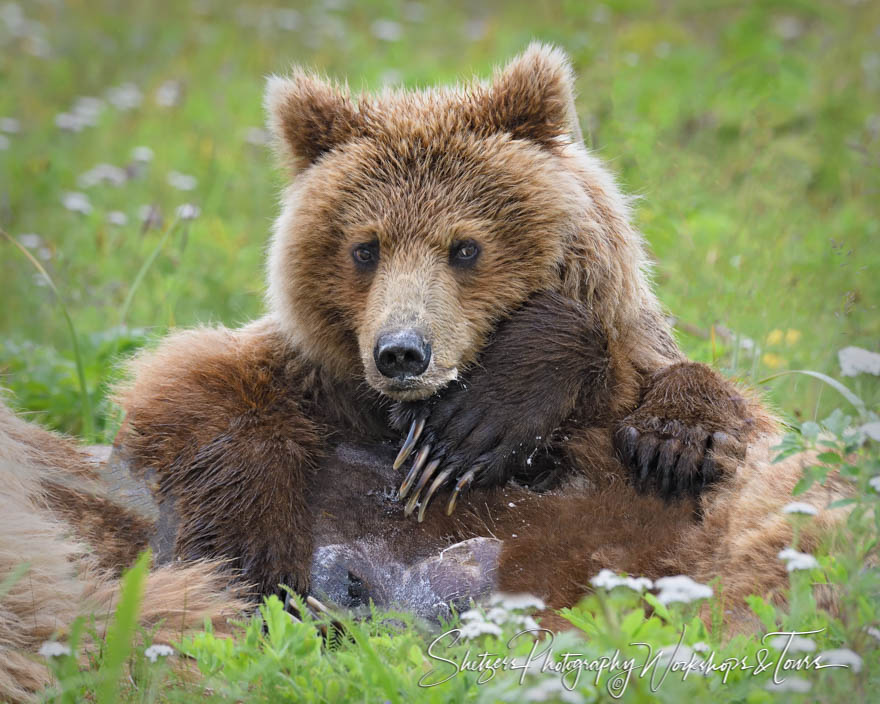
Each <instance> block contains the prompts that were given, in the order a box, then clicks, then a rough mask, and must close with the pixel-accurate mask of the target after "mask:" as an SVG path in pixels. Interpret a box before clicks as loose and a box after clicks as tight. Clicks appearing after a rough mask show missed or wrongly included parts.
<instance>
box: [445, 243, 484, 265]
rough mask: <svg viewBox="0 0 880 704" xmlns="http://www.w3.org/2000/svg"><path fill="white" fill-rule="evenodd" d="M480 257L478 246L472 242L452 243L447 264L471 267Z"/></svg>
mask: <svg viewBox="0 0 880 704" xmlns="http://www.w3.org/2000/svg"><path fill="white" fill-rule="evenodd" d="M479 255H480V245H478V244H477V243H476V242H474V241H473V240H463V241H461V242H453V243H452V247H450V248H449V263H450V264H452V265H454V266H461V267H466V266H473V264H474V262H476V260H477V257H478V256H479Z"/></svg>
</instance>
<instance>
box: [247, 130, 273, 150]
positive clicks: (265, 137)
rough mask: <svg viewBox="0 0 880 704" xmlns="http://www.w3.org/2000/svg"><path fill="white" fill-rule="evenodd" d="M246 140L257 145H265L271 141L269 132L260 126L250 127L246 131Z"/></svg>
mask: <svg viewBox="0 0 880 704" xmlns="http://www.w3.org/2000/svg"><path fill="white" fill-rule="evenodd" d="M244 141H245V142H247V143H248V144H253V145H254V146H256V147H263V146H265V145H267V144H269V143H270V141H271V136H270V135H269V132H268V131H266V130H264V129H262V128H260V127H248V128H247V129H246V130H245V133H244Z"/></svg>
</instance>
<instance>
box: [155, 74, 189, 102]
mask: <svg viewBox="0 0 880 704" xmlns="http://www.w3.org/2000/svg"><path fill="white" fill-rule="evenodd" d="M182 95H183V87H182V86H181V84H180V81H174V80H168V81H164V82H163V83H162V85H160V86H159V87H158V88H157V89H156V104H157V105H159V106H161V107H163V108H173V107H174V106H175V105H177V104H178V103H179V102H180V98H181V96H182Z"/></svg>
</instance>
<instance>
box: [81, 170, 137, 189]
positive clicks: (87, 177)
mask: <svg viewBox="0 0 880 704" xmlns="http://www.w3.org/2000/svg"><path fill="white" fill-rule="evenodd" d="M127 180H128V176H127V175H126V173H125V169H121V168H119V167H118V166H113V164H97V165H96V166H94V167H93V168H91V169H89V170H88V171H86V172H85V173H83V174H81V175H80V177H79V178H78V179H77V184H78V185H79V187H80V188H91V187H92V186H97V185H98V184H100V183H109V184H111V185H113V186H121V185H123V184H124V183H125V182H126V181H127Z"/></svg>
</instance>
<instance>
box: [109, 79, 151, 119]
mask: <svg viewBox="0 0 880 704" xmlns="http://www.w3.org/2000/svg"><path fill="white" fill-rule="evenodd" d="M143 99H144V96H143V95H142V94H141V91H140V88H138V87H137V86H136V85H135V84H134V83H123V84H121V85H118V86H114V87H113V88H111V89H110V90H108V91H107V100H108V101H110V103H111V104H112V105H113V107H115V108H116V109H117V110H122V111H123V112H125V111H127V110H133V109H134V108H136V107H138V106H139V105H140V104H141V102H142V101H143Z"/></svg>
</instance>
